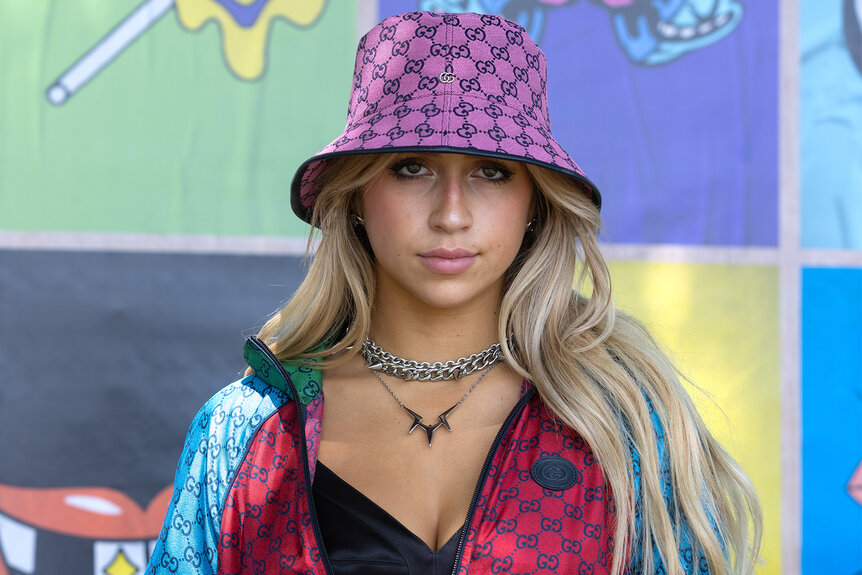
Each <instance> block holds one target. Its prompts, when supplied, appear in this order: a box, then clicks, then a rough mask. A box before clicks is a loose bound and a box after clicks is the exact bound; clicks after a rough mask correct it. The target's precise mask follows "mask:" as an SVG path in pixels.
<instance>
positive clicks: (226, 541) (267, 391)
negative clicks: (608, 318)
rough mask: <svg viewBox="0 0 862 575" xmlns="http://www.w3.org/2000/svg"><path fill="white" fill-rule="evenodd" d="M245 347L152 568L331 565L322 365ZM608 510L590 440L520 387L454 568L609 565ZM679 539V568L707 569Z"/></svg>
mask: <svg viewBox="0 0 862 575" xmlns="http://www.w3.org/2000/svg"><path fill="white" fill-rule="evenodd" d="M244 355H245V359H246V361H247V362H248V364H249V365H250V366H251V367H252V368H253V369H254V371H255V373H254V374H253V375H250V376H248V377H245V378H244V379H242V380H240V381H237V382H235V383H233V384H231V385H229V386H227V387H226V388H224V389H223V390H222V391H220V392H219V393H217V394H216V395H215V396H214V397H213V398H212V399H210V400H209V401H208V402H207V403H206V405H204V407H203V408H202V409H201V411H200V412H199V413H198V415H197V416H196V417H195V419H194V421H193V422H192V425H191V427H190V429H189V433H188V436H187V438H186V444H185V448H184V450H183V454H182V456H181V459H180V462H179V464H178V468H177V475H176V480H175V483H174V495H173V498H172V500H171V504H170V507H169V509H168V512H167V517H166V518H165V523H164V527H163V528H162V531H161V534H160V536H159V539H158V541H157V543H156V547H155V548H154V550H153V553H152V558H151V560H150V564H149V566H148V569H147V573H150V574H153V575H156V574H158V575H167V574H169V573H170V574H181V575H187V574H188V575H191V574H193V573H194V574H216V573H218V574H260V575H263V574H264V573H265V574H272V573H283V574H295V573H296V574H307V575H325V574H328V573H332V570H331V568H330V566H329V562H328V559H327V556H326V551H325V549H324V547H323V545H322V543H321V537H320V531H319V528H318V525H317V520H316V516H315V512H314V501H313V497H312V489H311V485H312V480H313V472H314V468H315V463H316V461H317V451H318V446H319V442H320V429H321V418H322V415H323V394H322V393H321V385H320V383H321V372H320V371H317V370H313V369H309V368H307V367H298V366H296V365H293V364H291V363H288V362H284V363H282V362H279V361H278V360H277V359H276V358H275V356H274V355H273V354H272V353H271V352H270V350H269V349H268V348H267V347H266V345H265V344H263V342H261V341H260V340H258V339H257V338H254V337H252V338H249V339H248V341H247V342H246V345H245V353H244ZM653 423H654V425H656V426H657V427H656V431H657V435H658V438H659V447H660V451H661V452H662V456H663V451H664V447H663V446H664V441H663V439H662V434H661V428H660V427H659V426H658V420H657V419H656V418H654V421H653ZM633 455H634V457H635V458H636V459H637V454H636V453H634V454H633ZM638 467H639V466H638V465H635V468H636V469H637V468H638ZM665 483H667V482H665ZM665 500H666V501H669V502H672V500H671V498H670V492H669V488H668V491H667V492H666V493H665ZM639 507H640V506H639V505H638V506H637V508H638V509H639ZM613 515H614V503H613V499H612V497H611V495H610V492H609V491H608V489H607V488H606V486H605V482H604V477H603V475H602V471H601V469H600V468H599V465H598V464H597V463H596V461H595V459H594V457H593V453H592V452H591V451H590V448H589V446H588V445H586V443H585V442H584V440H583V439H582V438H581V437H580V436H579V435H578V434H577V433H576V432H574V431H572V430H570V429H568V428H566V427H562V426H561V425H560V424H559V423H557V422H555V421H554V419H553V418H552V417H551V415H550V414H549V413H548V411H547V410H546V409H545V407H544V405H543V403H542V401H541V399H540V398H539V396H538V394H537V393H536V392H535V389H534V388H533V387H532V386H530V385H525V388H524V390H523V392H522V396H521V399H520V401H519V402H518V403H517V405H516V406H515V407H514V408H513V409H512V411H511V413H510V414H509V416H508V418H507V419H506V421H505V422H504V424H503V426H502V427H501V428H500V431H499V432H498V434H497V437H496V439H495V440H494V443H493V445H492V447H491V449H490V451H489V453H488V456H487V458H486V460H485V464H484V466H483V468H482V472H481V474H480V477H479V482H478V484H477V486H476V490H475V492H474V494H473V499H472V502H471V505H470V508H469V511H468V513H467V520H466V525H467V527H466V529H464V531H463V535H462V536H461V541H460V543H459V547H458V552H457V555H456V560H455V566H454V569H453V574H460V575H468V574H469V575H479V574H482V575H484V574H488V573H566V574H568V573H573V574H578V575H588V574H589V575H594V574H601V573H608V572H609V570H610V566H611V561H612V557H611V555H612V551H613V547H614V540H613V532H612V526H613ZM683 535H684V537H683V545H681V549H680V553H681V557H682V559H683V565H685V566H686V570H687V572H688V573H705V572H706V565H705V561H704V560H703V559H702V558H698V560H693V558H692V553H691V549H690V548H689V547H688V546H687V544H686V541H687V537H686V536H685V535H686V534H685V533H684V534H683ZM640 556H641V552H640V550H637V549H635V550H634V552H633V554H632V562H631V572H632V573H640V572H641V571H639V570H638V568H637V563H638V557H640ZM656 559H657V561H656V565H659V568H658V569H657V570H656V572H657V573H664V570H663V569H662V568H661V567H660V566H661V563H660V559H659V558H658V557H657V556H656ZM698 564H699V565H698ZM698 567H700V569H698Z"/></svg>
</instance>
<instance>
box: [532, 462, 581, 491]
mask: <svg viewBox="0 0 862 575" xmlns="http://www.w3.org/2000/svg"><path fill="white" fill-rule="evenodd" d="M530 475H532V476H533V480H534V481H535V482H536V483H538V484H539V485H541V486H542V487H544V488H545V489H550V490H552V491H563V490H564V489H568V488H569V487H571V486H572V485H574V484H575V483H577V481H578V470H577V469H575V465H574V463H572V462H571V461H569V460H568V459H566V458H564V457H560V456H559V455H547V456H545V457H542V458H541V459H539V460H538V461H537V462H535V463H534V464H533V467H531V468H530Z"/></svg>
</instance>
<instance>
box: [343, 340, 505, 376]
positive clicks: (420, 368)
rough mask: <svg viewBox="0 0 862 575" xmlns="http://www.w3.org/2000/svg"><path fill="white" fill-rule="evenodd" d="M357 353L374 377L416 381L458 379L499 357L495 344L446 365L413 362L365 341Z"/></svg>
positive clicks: (438, 362)
mask: <svg viewBox="0 0 862 575" xmlns="http://www.w3.org/2000/svg"><path fill="white" fill-rule="evenodd" d="M360 353H362V357H364V358H365V361H367V362H368V367H369V368H371V370H372V371H374V372H375V374H376V372H377V371H382V372H383V373H386V374H389V375H391V376H393V377H397V378H400V379H406V380H417V381H440V380H449V379H458V378H460V377H464V376H465V375H470V374H471V373H473V372H475V371H480V370H483V369H485V368H487V367H488V366H491V365H494V364H496V363H497V362H498V361H500V357H501V355H502V351H501V347H500V344H499V343H495V344H494V345H492V346H491V347H489V348H488V349H486V350H484V351H480V352H479V353H474V354H473V355H470V356H467V357H462V358H460V359H456V360H454V361H447V362H445V363H444V362H440V361H437V362H434V363H430V362H427V361H413V360H410V359H404V358H403V357H398V356H397V355H392V354H391V353H389V352H388V351H386V350H385V349H383V348H382V347H380V346H379V345H377V344H376V343H374V342H373V341H372V340H370V339H368V338H365V341H364V342H362V348H361V350H360Z"/></svg>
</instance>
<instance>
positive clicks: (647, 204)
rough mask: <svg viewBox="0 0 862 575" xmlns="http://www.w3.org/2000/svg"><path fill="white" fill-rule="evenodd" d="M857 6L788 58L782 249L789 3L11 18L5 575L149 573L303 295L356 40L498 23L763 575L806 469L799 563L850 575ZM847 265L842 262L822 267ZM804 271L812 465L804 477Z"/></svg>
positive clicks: (1, 389) (472, 3)
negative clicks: (201, 425)
mask: <svg viewBox="0 0 862 575" xmlns="http://www.w3.org/2000/svg"><path fill="white" fill-rule="evenodd" d="M860 4H862V2H860V0H828V1H815V0H803V2H802V4H801V11H802V14H801V18H800V21H801V29H800V30H799V34H800V45H801V50H802V53H801V55H799V54H791V55H787V54H784V55H782V57H784V58H788V57H789V58H791V59H792V60H796V59H798V60H799V61H800V67H799V73H800V85H801V90H800V95H801V98H802V100H801V109H802V113H801V116H800V118H799V123H800V129H801V136H802V138H801V141H802V149H801V150H800V152H801V158H802V159H801V166H800V167H799V178H800V180H801V190H802V191H801V198H800V201H801V206H802V210H801V214H800V219H799V222H798V228H799V234H798V235H799V237H800V238H801V240H800V244H799V245H797V246H787V245H783V244H782V243H781V241H780V240H779V236H780V234H779V223H780V222H781V221H782V220H781V209H782V207H781V206H780V205H779V202H778V197H779V191H780V190H779V172H778V170H779V161H778V149H779V125H778V121H779V114H778V111H779V105H780V102H781V99H780V98H779V81H778V79H779V33H778V30H779V27H780V26H779V24H780V23H779V10H778V3H777V0H764V1H758V2H754V1H751V0H467V1H466V2H465V1H457V2H456V1H452V2H449V1H446V0H438V1H425V0H379V1H378V2H374V3H365V2H363V3H362V5H358V2H355V1H348V0H345V1H343V2H342V1H340V0H339V1H338V2H335V1H333V0H312V1H308V2H298V1H293V0H80V1H79V0H75V1H70V2H54V3H48V2H44V1H43V2H38V1H37V2H18V1H16V0H0V373H2V374H3V376H2V377H3V378H4V379H3V381H2V382H0V575H18V574H27V575H30V574H42V573H57V572H64V573H70V574H90V573H93V574H96V573H98V574H103V573H104V574H107V575H133V574H135V573H140V572H142V569H143V565H144V564H145V562H146V561H147V560H148V557H149V553H150V552H151V549H152V541H153V539H154V538H155V537H156V536H157V534H158V529H159V527H160V524H161V520H162V516H163V514H164V510H165V508H166V504H167V498H169V496H170V493H169V485H170V484H171V483H172V479H173V472H174V469H175V466H176V461H177V458H178V457H179V454H180V451H181V447H182V441H183V437H184V434H185V431H186V428H187V426H188V424H189V422H190V421H191V418H192V416H193V415H194V413H195V411H196V410H197V409H198V407H199V406H200V405H201V404H202V403H203V402H204V401H205V400H206V399H207V398H208V397H209V396H211V395H212V394H213V393H214V392H215V391H217V390H218V389H219V388H221V387H222V386H223V385H224V384H226V383H227V382H229V381H231V380H233V379H235V378H236V377H237V375H238V374H239V373H240V372H241V370H242V369H243V368H244V364H243V361H242V356H241V347H240V346H241V345H242V338H243V335H246V334H250V333H253V332H255V331H256V327H257V326H259V325H260V324H261V323H262V322H263V321H265V319H266V316H267V314H268V313H270V312H271V311H272V310H274V309H275V308H276V307H277V306H278V305H279V303H280V302H282V301H283V300H284V299H285V298H287V297H289V294H290V293H291V291H292V290H293V289H294V287H295V286H296V285H297V283H298V282H299V281H300V279H301V277H302V274H303V273H304V267H303V262H302V241H301V239H300V238H301V237H302V236H304V234H305V233H306V227H305V225H304V224H303V223H302V222H300V221H299V220H298V219H296V218H295V217H294V216H293V215H292V213H291V212H290V208H289V199H288V185H289V181H290V178H291V177H292V175H293V171H294V169H295V168H296V166H297V165H298V164H299V163H300V162H301V161H302V160H304V159H305V158H306V157H307V156H309V155H310V154H312V153H313V152H314V151H316V150H317V149H319V148H322V147H323V146H324V145H326V144H327V143H328V142H329V141H330V140H331V139H332V138H333V137H335V136H336V135H337V134H338V133H339V132H340V131H341V129H342V128H343V125H344V119H345V109H346V101H347V96H348V91H349V88H350V77H351V71H352V66H353V54H354V50H355V45H356V40H357V29H358V28H361V27H362V26H365V25H367V26H370V24H372V22H370V21H369V22H366V23H365V24H363V23H360V22H358V21H357V19H358V18H359V17H360V16H361V15H362V14H367V13H369V11H370V12H374V14H372V19H375V20H376V17H380V18H382V17H385V16H388V15H390V14H393V13H397V12H402V11H405V10H413V9H417V8H422V9H436V10H444V11H446V10H449V11H453V10H464V9H467V10H473V11H477V12H489V13H491V12H493V13H499V14H502V15H504V16H507V17H509V18H512V19H514V20H517V21H519V22H521V23H522V24H523V25H524V26H525V27H526V28H527V30H528V31H529V33H530V34H531V35H532V36H533V38H534V39H536V40H537V41H538V42H539V43H540V44H541V46H542V47H543V49H544V50H545V52H546V54H547V56H548V60H549V69H550V73H551V77H550V78H549V97H550V107H551V114H552V116H553V125H554V130H555V135H556V137H557V138H558V139H559V140H560V141H561V142H562V143H563V145H564V146H565V147H566V148H567V149H568V150H569V151H570V152H571V153H572V155H573V156H574V157H575V158H576V159H577V160H578V162H579V164H580V165H582V166H583V167H584V169H585V170H586V171H587V173H588V174H590V176H591V178H592V179H593V180H594V181H596V182H597V183H598V185H599V186H600V188H601V189H602V191H603V195H604V197H605V199H606V201H605V207H604V208H603V209H604V215H605V221H606V228H605V230H604V232H603V234H604V235H603V237H604V239H605V241H606V244H607V247H608V250H609V253H610V254H611V255H612V256H614V254H617V256H615V257H614V261H613V262H612V264H611V266H612V273H613V275H614V280H615V285H616V289H617V299H618V304H619V305H620V306H621V307H623V308H624V309H628V310H631V311H633V312H634V313H636V314H637V315H638V316H640V317H642V318H643V319H644V320H645V321H646V322H647V323H648V324H649V325H650V326H651V327H652V329H653V330H654V332H655V333H656V335H657V336H658V337H659V338H660V340H661V341H662V342H663V344H664V345H665V346H666V347H667V348H668V349H669V351H670V352H671V353H672V355H673V357H674V358H675V359H676V361H677V362H678V363H679V365H680V366H681V368H682V369H683V371H684V373H685V374H686V375H687V376H688V377H689V379H690V380H691V381H692V382H693V384H695V385H696V386H697V387H695V386H691V387H690V389H691V392H692V394H693V397H694V399H695V402H696V403H697V404H698V406H699V408H700V409H701V410H702V413H703V414H704V417H705V418H706V420H707V422H708V423H709V425H710V426H711V428H712V429H713V430H714V432H715V433H716V434H717V435H718V436H719V438H720V439H721V440H722V441H723V442H724V443H725V445H726V446H727V447H728V448H729V449H730V450H731V452H732V453H733V454H734V455H735V456H736V457H737V458H738V459H739V460H740V462H741V463H742V465H743V466H744V467H745V469H746V470H747V471H748V473H749V474H750V475H751V477H752V479H753V480H754V481H755V484H756V486H757V488H758V490H759V492H760V495H761V498H762V501H763V504H764V510H765V515H766V540H765V548H764V559H765V563H764V565H763V566H762V567H761V568H760V569H759V571H758V572H759V573H764V574H767V573H768V574H776V575H777V574H779V573H795V572H796V571H795V570H794V569H795V568H794V567H793V564H792V563H793V561H791V564H790V565H783V564H782V553H781V551H782V540H781V534H782V531H784V532H785V533H786V532H788V531H789V532H792V531H793V529H794V528H795V529H797V530H798V529H800V525H798V524H794V523H793V522H794V521H796V519H795V518H794V516H793V515H792V514H789V513H787V512H786V509H783V508H782V505H781V501H782V500H781V496H782V495H781V475H782V472H784V473H788V472H790V473H793V472H800V473H802V474H803V485H804V488H803V492H802V493H801V494H799V496H800V497H801V498H802V500H803V517H802V524H801V531H802V534H803V538H802V540H803V543H802V546H801V548H792V549H790V551H789V553H788V552H787V551H786V550H785V554H784V557H787V556H790V557H791V558H793V557H801V558H802V571H803V572H804V573H806V574H820V573H830V574H831V573H837V574H847V575H850V574H856V573H859V572H860V571H862V467H860V465H862V463H860V462H862V429H860V428H859V422H860V421H862V340H860V334H862V287H860V286H862V284H860V272H862V253H857V252H853V251H852V250H859V249H860V246H859V243H858V242H857V240H859V239H860V237H859V235H858V234H859V230H860V229H862V219H860V217H862V216H860V213H862V212H860V211H859V209H858V208H859V198H860V197H862V193H860V192H862V182H860V180H862V176H860V174H862V160H860V158H862V148H860V146H862V144H860V142H859V137H860V136H859V134H860V133H862V130H859V129H856V128H858V127H859V125H860V124H862V102H860V93H862V88H860V86H862V63H860V62H862V45H860V38H862V28H860V24H859V14H860V13H862V9H860ZM781 237H785V236H784V235H782V236H781ZM782 241H783V240H782ZM854 242H856V243H854ZM672 245H675V246H682V248H681V249H682V251H681V252H679V253H681V254H682V255H676V256H673V257H669V258H668V259H669V260H672V261H666V262H663V261H657V259H658V260H660V259H661V257H659V258H657V257H655V256H653V255H650V254H653V253H660V254H667V253H669V252H662V251H661V250H662V248H663V247H667V246H672ZM789 248H793V249H792V250H791V251H792V252H793V253H794V254H796V255H794V256H793V257H795V258H796V259H790V260H788V259H787V257H786V255H785V254H786V253H788V252H787V250H788V249H789ZM800 248H801V251H800ZM836 248H838V249H845V250H851V251H848V252H847V253H848V254H849V255H847V256H846V258H845V259H846V261H847V262H850V263H849V264H848V265H844V266H843V267H841V268H840V269H839V268H835V267H832V268H830V267H828V266H827V265H826V264H824V263H822V262H821V263H818V257H820V256H818V254H822V253H825V252H822V251H817V250H824V249H836ZM655 250H658V251H657V252H656V251H655ZM674 253H676V252H674ZM619 254H623V255H622V256H619ZM625 254H629V255H625ZM631 254H633V255H631ZM716 254H718V256H716ZM799 254H802V255H801V256H800V255H799ZM707 256H708V257H707ZM803 256H804V257H803ZM716 257H718V259H719V260H721V261H723V262H725V263H708V261H707V260H709V258H713V259H715V258H716ZM824 257H825V256H824ZM803 260H804V264H805V265H804V266H803V265H802V263H803ZM788 261H789V262H790V264H789V265H791V266H796V268H795V270H796V272H797V273H798V274H799V277H800V285H801V288H800V290H801V293H800V297H801V302H802V305H801V310H799V311H798V313H799V320H800V325H801V328H802V333H801V342H802V364H801V365H800V366H797V369H798V371H800V372H801V374H802V391H801V399H802V401H803V422H804V428H803V429H802V435H803V446H802V454H801V457H802V462H803V463H802V469H801V470H794V469H792V468H791V469H788V468H787V467H786V466H785V467H784V469H782V463H781V462H782V458H781V450H782V448H783V444H782V433H785V432H786V431H787V429H786V428H782V427H781V408H782V401H781V397H780V393H779V387H780V381H779V379H780V378H779V374H780V371H779V364H780V361H781V360H780V358H782V357H786V356H785V351H786V350H785V348H784V347H782V342H783V341H785V337H786V334H782V333H780V328H779V326H780V325H782V323H781V322H782V318H781V317H780V316H781V313H784V312H783V311H782V310H780V309H779V297H778V296H779V293H780V292H781V290H783V289H785V287H784V286H782V285H781V284H780V277H783V276H781V274H780V269H784V268H780V265H788V264H787V262H788ZM727 262H731V263H727ZM780 262H784V263H780ZM779 264H780V265H779ZM791 357H792V355H791ZM785 460H786V458H785ZM785 544H786V543H785Z"/></svg>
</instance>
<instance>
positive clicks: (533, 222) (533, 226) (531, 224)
mask: <svg viewBox="0 0 862 575" xmlns="http://www.w3.org/2000/svg"><path fill="white" fill-rule="evenodd" d="M535 230H536V218H533V219H532V220H530V221H529V222H527V226H526V232H527V233H528V234H529V233H531V232H533V231H535Z"/></svg>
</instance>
